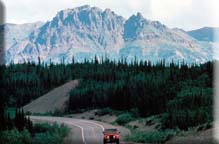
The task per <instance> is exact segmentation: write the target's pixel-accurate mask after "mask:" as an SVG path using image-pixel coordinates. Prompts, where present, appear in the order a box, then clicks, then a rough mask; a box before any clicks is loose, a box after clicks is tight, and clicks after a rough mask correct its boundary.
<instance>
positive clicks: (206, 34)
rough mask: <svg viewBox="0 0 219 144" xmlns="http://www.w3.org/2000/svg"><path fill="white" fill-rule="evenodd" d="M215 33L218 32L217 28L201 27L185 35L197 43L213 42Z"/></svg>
mask: <svg viewBox="0 0 219 144" xmlns="http://www.w3.org/2000/svg"><path fill="white" fill-rule="evenodd" d="M215 31H218V32H219V28H213V27H203V28H200V29H197V30H192V31H188V32H187V33H188V34H189V35H190V36H192V37H194V38H195V39H197V40H199V41H208V42H214V41H215V39H214V32H215Z"/></svg>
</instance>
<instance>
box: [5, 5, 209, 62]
mask: <svg viewBox="0 0 219 144" xmlns="http://www.w3.org/2000/svg"><path fill="white" fill-rule="evenodd" d="M9 44H10V43H9ZM211 51H212V50H211V45H210V44H209V43H206V42H199V41H198V40H196V39H194V38H192V37H191V36H189V35H188V34H187V33H186V32H184V31H183V30H180V29H170V28H168V27H166V26H165V25H163V24H161V23H160V22H158V21H150V20H147V19H145V18H144V17H143V16H142V15H141V14H140V13H137V14H136V15H132V16H131V17H130V18H129V19H127V20H126V19H125V18H123V17H122V16H119V15H117V14H115V12H113V11H111V10H110V9H106V10H101V9H99V8H97V7H90V6H88V5H85V6H81V7H77V8H74V9H67V10H62V11H60V12H58V13H57V15H56V16H55V17H54V18H53V19H52V20H51V21H48V22H46V23H44V24H43V25H41V26H40V27H39V28H36V27H35V28H33V30H32V32H31V33H30V34H29V35H28V36H27V37H26V38H25V39H22V40H21V41H19V42H17V43H16V44H14V45H13V46H11V47H10V48H9V49H8V50H7V51H6V63H7V64H8V63H10V62H14V63H22V62H27V61H35V62H37V61H38V57H40V59H41V60H42V61H44V62H50V60H51V61H53V62H55V63H59V62H60V61H61V60H63V59H64V60H65V62H66V63H69V62H71V61H72V57H73V56H74V58H75V61H78V62H83V61H84V59H85V58H86V59H88V60H90V59H92V58H94V56H95V55H96V56H97V58H99V59H100V58H101V57H106V56H107V57H108V58H110V59H112V60H119V59H121V58H126V59H127V60H128V61H131V60H134V58H135V57H136V58H137V59H138V60H151V61H153V62H156V61H158V60H161V59H165V60H166V61H172V60H174V61H176V62H178V61H182V60H183V59H184V60H185V61H186V62H188V63H191V62H197V63H202V62H205V61H208V60H212V56H211V53H212V52H211Z"/></svg>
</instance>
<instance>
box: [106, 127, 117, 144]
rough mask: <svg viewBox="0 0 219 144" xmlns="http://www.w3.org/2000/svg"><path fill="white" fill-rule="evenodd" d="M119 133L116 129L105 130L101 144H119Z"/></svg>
mask: <svg viewBox="0 0 219 144" xmlns="http://www.w3.org/2000/svg"><path fill="white" fill-rule="evenodd" d="M119 133H120V132H119V131H118V130H117V129H105V130H104V131H103V135H104V136H103V143H104V144H107V143H116V144H119Z"/></svg>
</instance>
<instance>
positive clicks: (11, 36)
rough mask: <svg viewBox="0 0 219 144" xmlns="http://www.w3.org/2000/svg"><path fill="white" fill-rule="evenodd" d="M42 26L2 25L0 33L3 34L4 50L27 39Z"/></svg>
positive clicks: (40, 23)
mask: <svg viewBox="0 0 219 144" xmlns="http://www.w3.org/2000/svg"><path fill="white" fill-rule="evenodd" d="M41 25H43V23H42V22H36V23H27V24H18V25H17V24H10V23H8V24H4V25H1V26H0V33H2V32H4V33H5V44H6V46H5V48H6V50H7V49H9V48H10V47H12V46H13V45H16V44H17V43H19V42H21V41H22V40H23V39H24V38H27V37H28V36H29V34H30V33H31V32H32V31H33V30H34V29H37V28H39V27H40V26H41Z"/></svg>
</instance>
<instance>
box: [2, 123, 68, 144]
mask: <svg viewBox="0 0 219 144" xmlns="http://www.w3.org/2000/svg"><path fill="white" fill-rule="evenodd" d="M68 132H69V129H68V128H67V127H66V126H64V125H61V126H59V125H58V124H53V125H50V124H48V123H43V124H36V125H34V127H33V131H32V132H29V131H28V130H27V129H24V130H22V131H18V130H17V129H16V128H14V129H11V130H6V131H2V132H0V144H62V143H63V141H64V138H65V137H66V136H67V134H68Z"/></svg>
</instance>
